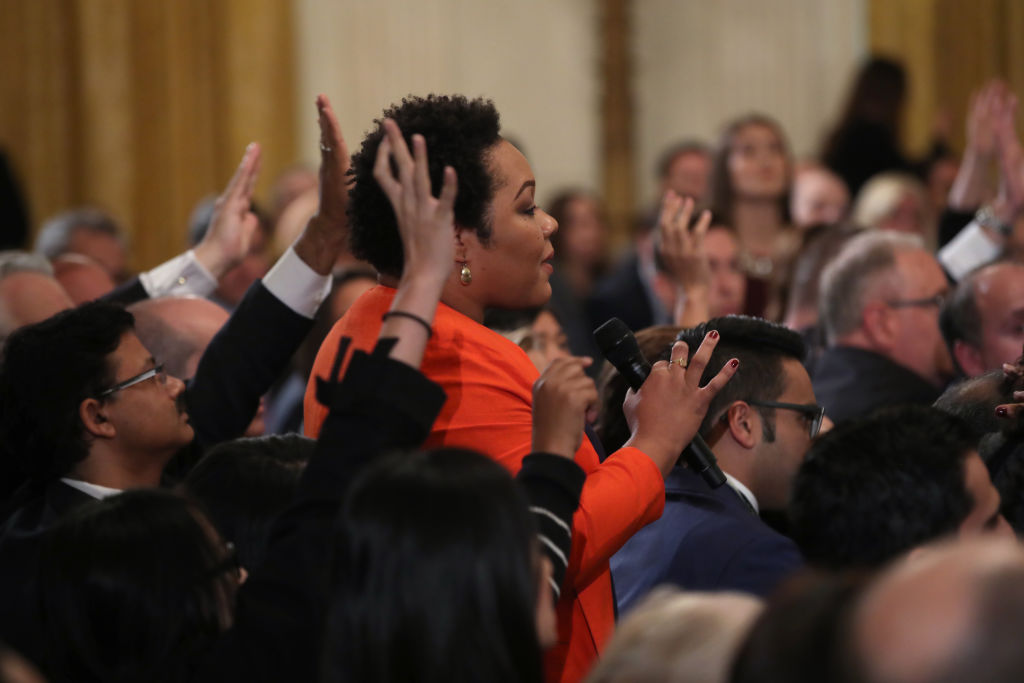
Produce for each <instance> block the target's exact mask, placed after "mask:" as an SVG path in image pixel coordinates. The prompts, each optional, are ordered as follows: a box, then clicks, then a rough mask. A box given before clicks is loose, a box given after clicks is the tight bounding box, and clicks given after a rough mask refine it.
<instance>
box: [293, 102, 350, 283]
mask: <svg viewBox="0 0 1024 683" xmlns="http://www.w3.org/2000/svg"><path fill="white" fill-rule="evenodd" d="M316 110H317V122H318V123H319V125H320V205H319V208H318V209H317V213H316V215H315V216H313V217H312V218H311V219H309V223H308V224H307V225H306V229H305V230H304V231H303V233H302V235H301V236H300V237H299V239H297V240H296V241H295V245H294V248H295V253H296V254H298V255H299V258H301V259H302V260H303V261H305V262H306V263H307V264H308V265H309V267H310V268H312V269H313V270H315V271H316V272H318V273H320V274H321V275H330V273H331V271H332V270H333V269H334V264H335V263H336V262H337V260H338V257H339V256H341V254H342V253H344V251H345V249H346V248H347V246H348V216H347V215H346V209H347V208H348V183H349V178H348V167H349V155H348V146H347V145H346V144H345V138H344V137H342V135H341V126H340V125H338V117H337V116H335V114H334V109H333V108H332V107H331V102H330V100H328V99H327V96H326V95H318V96H317V98H316Z"/></svg>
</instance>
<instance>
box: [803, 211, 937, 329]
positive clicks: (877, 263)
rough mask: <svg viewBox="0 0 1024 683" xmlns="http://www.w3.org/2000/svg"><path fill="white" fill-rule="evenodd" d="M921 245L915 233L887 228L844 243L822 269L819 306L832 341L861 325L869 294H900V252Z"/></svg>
mask: <svg viewBox="0 0 1024 683" xmlns="http://www.w3.org/2000/svg"><path fill="white" fill-rule="evenodd" d="M922 248H923V246H922V244H921V241H920V239H918V238H917V237H915V236H912V235H905V234H900V233H894V232H884V231H870V232H866V233H864V234H861V235H857V236H856V237H853V238H852V239H850V240H849V241H848V242H846V244H844V245H843V247H842V249H841V250H840V251H839V254H838V255H837V256H836V257H835V258H834V259H833V260H832V261H831V262H829V264H828V265H827V266H825V269H824V270H823V271H822V273H821V286H820V294H819V299H818V308H819V315H820V319H821V323H822V325H823V326H824V328H825V334H826V336H827V338H828V342H829V344H835V343H836V342H837V340H839V339H841V338H842V337H844V336H845V335H847V334H850V333H851V332H854V331H856V330H857V329H858V328H860V326H861V314H862V313H863V310H864V306H865V304H867V303H868V301H869V299H870V297H872V296H881V295H883V294H884V295H892V296H896V295H898V293H899V287H900V284H901V280H900V275H899V271H898V270H897V264H896V254H897V252H898V251H901V250H913V249H922Z"/></svg>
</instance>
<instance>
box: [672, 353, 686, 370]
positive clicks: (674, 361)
mask: <svg viewBox="0 0 1024 683" xmlns="http://www.w3.org/2000/svg"><path fill="white" fill-rule="evenodd" d="M669 362H670V363H672V364H673V365H678V366H679V367H681V368H682V369H683V370H685V369H686V366H687V365H689V363H687V362H686V357H685V356H684V357H682V358H673V359H672V360H670V361H669Z"/></svg>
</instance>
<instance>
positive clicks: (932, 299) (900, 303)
mask: <svg viewBox="0 0 1024 683" xmlns="http://www.w3.org/2000/svg"><path fill="white" fill-rule="evenodd" d="M885 303H886V304H888V305H889V306H892V307H893V308H910V307H921V308H927V307H929V306H934V307H935V308H938V309H941V308H942V306H943V305H944V304H945V303H946V294H945V293H942V294H936V295H935V296H927V297H924V298H923V299H893V300H892V301H886V302H885Z"/></svg>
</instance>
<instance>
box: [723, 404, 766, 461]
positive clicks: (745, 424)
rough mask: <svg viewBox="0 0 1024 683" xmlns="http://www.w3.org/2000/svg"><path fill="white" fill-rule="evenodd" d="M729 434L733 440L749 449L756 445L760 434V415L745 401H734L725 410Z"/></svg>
mask: <svg viewBox="0 0 1024 683" xmlns="http://www.w3.org/2000/svg"><path fill="white" fill-rule="evenodd" d="M725 417H726V420H727V421H728V424H729V435H730V436H732V439H733V441H735V442H736V443H738V444H739V445H741V446H743V447H744V448H747V449H750V448H753V447H754V446H756V445H757V443H758V441H759V437H760V434H761V424H760V420H761V416H760V414H758V413H757V411H756V410H754V409H753V408H752V407H751V406H750V404H749V403H747V402H746V401H736V402H735V403H733V404H732V405H731V406H729V409H728V410H726V411H725Z"/></svg>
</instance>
